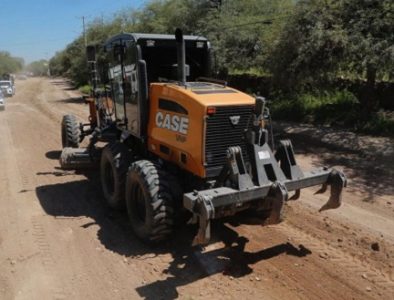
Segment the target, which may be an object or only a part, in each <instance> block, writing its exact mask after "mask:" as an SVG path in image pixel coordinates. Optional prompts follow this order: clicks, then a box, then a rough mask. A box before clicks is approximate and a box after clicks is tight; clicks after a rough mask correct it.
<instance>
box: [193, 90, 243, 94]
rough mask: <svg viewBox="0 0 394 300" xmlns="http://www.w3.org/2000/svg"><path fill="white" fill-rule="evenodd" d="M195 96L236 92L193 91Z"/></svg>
mask: <svg viewBox="0 0 394 300" xmlns="http://www.w3.org/2000/svg"><path fill="white" fill-rule="evenodd" d="M193 93H195V94H199V95H208V94H236V93H238V92H236V91H233V90H212V91H193Z"/></svg>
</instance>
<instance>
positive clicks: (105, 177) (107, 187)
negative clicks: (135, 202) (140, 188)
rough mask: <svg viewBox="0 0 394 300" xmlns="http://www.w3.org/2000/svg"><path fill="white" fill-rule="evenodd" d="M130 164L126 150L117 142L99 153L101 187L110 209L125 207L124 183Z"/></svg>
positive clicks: (129, 155)
mask: <svg viewBox="0 0 394 300" xmlns="http://www.w3.org/2000/svg"><path fill="white" fill-rule="evenodd" d="M130 163H131V154H130V152H129V150H128V148H127V147H126V146H125V145H124V144H121V143H119V142H115V143H110V144H108V145H107V146H105V147H104V149H103V152H102V153H101V161H100V177H101V186H102V189H103V194H104V198H105V201H106V203H107V205H108V206H109V207H111V208H114V209H122V208H124V207H125V197H124V195H125V181H126V176H127V170H128V167H129V165H130Z"/></svg>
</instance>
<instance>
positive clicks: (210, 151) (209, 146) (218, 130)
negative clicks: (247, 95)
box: [205, 105, 254, 177]
mask: <svg viewBox="0 0 394 300" xmlns="http://www.w3.org/2000/svg"><path fill="white" fill-rule="evenodd" d="M253 111H254V107H253V106H250V105H248V106H221V107H220V106H218V107H216V113H215V114H213V115H211V116H209V117H208V118H207V128H206V136H205V163H206V165H205V167H206V174H207V177H215V176H217V175H219V172H220V170H221V168H222V167H223V165H224V164H225V162H226V150H227V148H228V147H231V146H240V147H241V148H242V154H243V158H244V160H245V162H247V161H249V159H248V156H247V151H246V143H245V142H244V138H245V134H244V133H245V131H246V130H247V128H248V126H252V119H251V117H252V113H253ZM238 117H239V119H238ZM237 119H238V122H237Z"/></svg>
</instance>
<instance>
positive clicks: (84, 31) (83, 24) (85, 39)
mask: <svg viewBox="0 0 394 300" xmlns="http://www.w3.org/2000/svg"><path fill="white" fill-rule="evenodd" d="M82 26H83V39H84V41H85V48H86V47H87V46H88V40H87V36H86V27H85V16H82Z"/></svg>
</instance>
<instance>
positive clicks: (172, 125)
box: [156, 111, 189, 134]
mask: <svg viewBox="0 0 394 300" xmlns="http://www.w3.org/2000/svg"><path fill="white" fill-rule="evenodd" d="M156 126H157V127H160V128H165V129H168V130H171V131H174V132H178V133H181V134H187V131H188V129H189V118H187V117H180V116H178V115H171V114H166V113H162V112H160V111H159V112H157V113H156Z"/></svg>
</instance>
